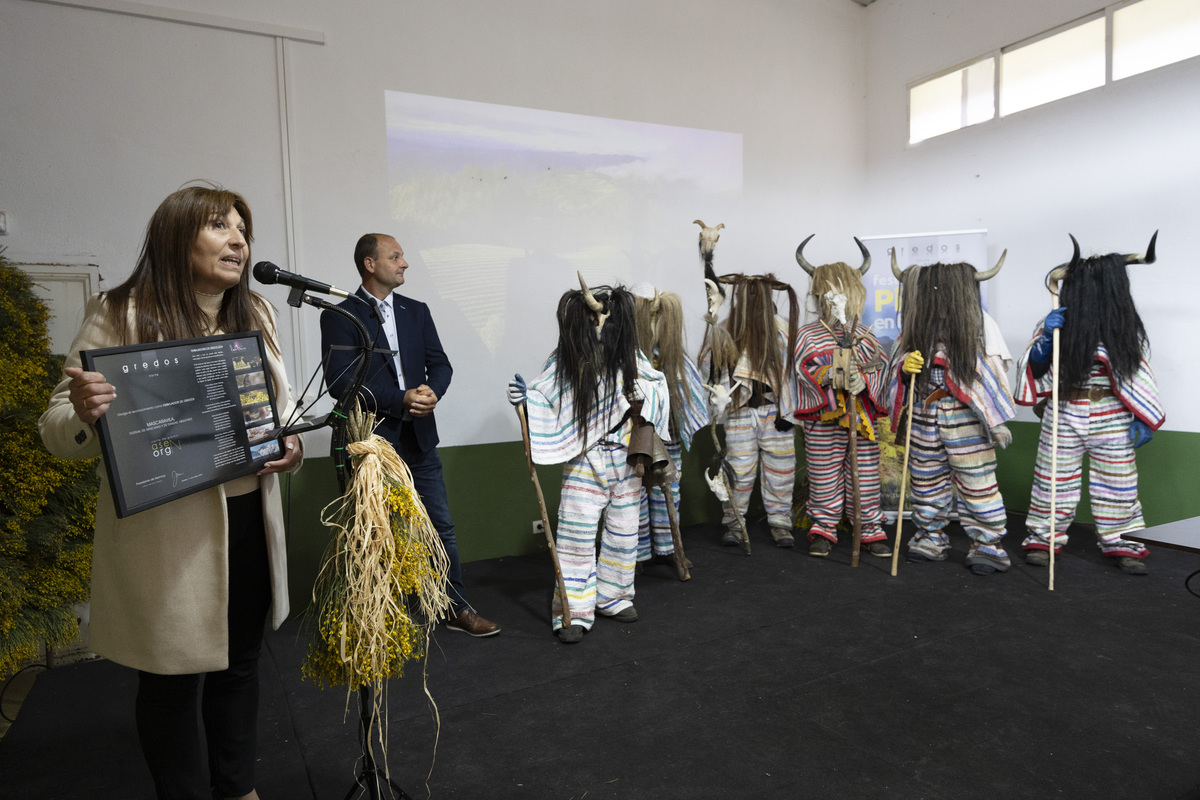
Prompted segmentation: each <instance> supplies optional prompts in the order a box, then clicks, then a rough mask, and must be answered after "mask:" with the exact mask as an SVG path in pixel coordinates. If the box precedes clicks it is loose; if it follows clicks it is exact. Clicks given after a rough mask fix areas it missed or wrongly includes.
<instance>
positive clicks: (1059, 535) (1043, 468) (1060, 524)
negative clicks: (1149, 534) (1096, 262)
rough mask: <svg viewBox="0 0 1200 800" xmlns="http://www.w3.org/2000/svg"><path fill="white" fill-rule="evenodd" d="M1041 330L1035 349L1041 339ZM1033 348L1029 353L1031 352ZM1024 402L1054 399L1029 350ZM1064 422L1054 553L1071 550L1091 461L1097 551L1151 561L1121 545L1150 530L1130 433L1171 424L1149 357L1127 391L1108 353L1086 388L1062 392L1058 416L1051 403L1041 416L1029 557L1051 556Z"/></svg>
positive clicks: (1099, 356) (1137, 548) (1049, 373)
mask: <svg viewBox="0 0 1200 800" xmlns="http://www.w3.org/2000/svg"><path fill="white" fill-rule="evenodd" d="M1041 331H1042V324H1041V323H1039V325H1038V328H1037V331H1036V332H1035V334H1034V341H1036V340H1037V338H1038V336H1040V335H1041ZM1032 346H1033V345H1032V343H1031V344H1030V347H1031V348H1032ZM1018 375H1019V378H1018V381H1017V402H1018V403H1020V404H1022V405H1029V406H1031V405H1034V404H1035V403H1037V402H1038V401H1039V400H1040V399H1041V398H1048V397H1050V396H1051V394H1052V391H1053V384H1054V372H1053V368H1051V367H1048V368H1047V370H1046V372H1045V374H1043V375H1042V376H1041V377H1038V378H1035V377H1034V371H1033V368H1032V367H1031V366H1030V363H1029V350H1028V349H1027V350H1026V351H1025V355H1024V356H1023V357H1022V359H1021V363H1020V364H1019V365H1018ZM1056 414H1057V415H1058V461H1057V469H1056V470H1054V481H1055V487H1056V488H1055V504H1054V518H1055V520H1054V527H1055V535H1054V537H1055V538H1054V543H1055V548H1054V552H1056V553H1058V552H1061V551H1062V548H1063V546H1064V545H1066V543H1067V533H1066V531H1067V527H1068V526H1069V525H1070V524H1071V522H1072V520H1074V518H1075V509H1076V506H1078V505H1079V497H1080V491H1081V477H1082V474H1083V456H1084V454H1087V456H1088V488H1089V492H1088V497H1089V499H1090V500H1091V504H1092V518H1093V519H1094V520H1095V522H1096V536H1097V538H1098V539H1099V541H1098V542H1097V545H1098V546H1099V548H1100V551H1101V552H1102V553H1103V554H1104V555H1106V556H1109V557H1112V558H1116V557H1118V556H1127V557H1129V558H1145V557H1146V555H1147V554H1148V553H1147V550H1146V546H1145V545H1143V544H1142V543H1141V542H1134V541H1130V540H1128V539H1122V538H1121V535H1122V534H1125V533H1129V532H1130V531H1136V530H1140V529H1142V528H1144V527H1146V524H1145V522H1144V521H1143V519H1142V504H1141V502H1140V501H1139V500H1138V491H1137V483H1138V474H1137V462H1136V461H1135V460H1134V454H1133V442H1132V441H1131V440H1130V438H1129V426H1130V424H1131V423H1132V422H1133V420H1134V418H1135V417H1136V418H1137V419H1140V420H1141V421H1142V422H1144V423H1145V424H1146V425H1148V426H1149V427H1150V428H1151V429H1152V430H1157V429H1158V428H1159V427H1160V426H1161V425H1162V424H1163V422H1164V421H1165V419H1166V416H1165V414H1164V413H1163V408H1162V404H1161V402H1160V401H1159V399H1158V387H1157V385H1156V384H1155V382H1154V373H1153V372H1151V370H1150V364H1149V363H1148V362H1147V361H1146V359H1145V357H1143V358H1142V362H1141V364H1140V366H1139V367H1138V371H1137V373H1136V374H1135V375H1134V376H1133V378H1132V379H1131V380H1130V381H1128V382H1126V383H1115V382H1114V381H1113V380H1112V379H1111V377H1110V375H1109V367H1108V353H1107V352H1106V351H1105V349H1104V346H1103V345H1101V346H1100V347H1099V348H1098V349H1097V351H1096V354H1095V357H1094V360H1093V361H1092V370H1091V374H1090V375H1089V376H1088V382H1087V386H1086V387H1082V388H1077V389H1074V390H1071V389H1065V388H1062V387H1060V388H1059V402H1058V408H1057V409H1054V408H1051V407H1050V405H1049V404H1048V403H1047V407H1046V412H1045V413H1044V414H1043V415H1042V434H1041V438H1040V439H1039V440H1038V453H1037V466H1036V467H1035V469H1034V473H1033V494H1032V497H1031V498H1030V502H1029V517H1028V519H1027V522H1026V525H1027V528H1028V533H1029V535H1028V536H1027V537H1026V538H1025V541H1024V542H1022V543H1021V547H1022V549H1024V550H1047V551H1048V550H1049V549H1050V523H1049V519H1050V475H1051V471H1052V470H1051V448H1052V442H1051V439H1052V438H1053V426H1054V417H1055V416H1056Z"/></svg>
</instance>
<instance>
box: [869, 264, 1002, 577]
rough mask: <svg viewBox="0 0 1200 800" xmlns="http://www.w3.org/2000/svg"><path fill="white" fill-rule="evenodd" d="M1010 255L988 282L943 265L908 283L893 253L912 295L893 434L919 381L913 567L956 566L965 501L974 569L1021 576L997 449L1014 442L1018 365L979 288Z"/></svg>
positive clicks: (913, 271)
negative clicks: (953, 530)
mask: <svg viewBox="0 0 1200 800" xmlns="http://www.w3.org/2000/svg"><path fill="white" fill-rule="evenodd" d="M1005 255H1007V251H1005V253H1004V254H1001V256H1000V260H999V261H998V262H997V263H996V266H994V267H992V268H991V269H990V270H987V271H986V272H976V270H975V268H974V267H972V266H971V265H970V264H965V263H957V264H941V263H938V264H931V265H928V266H912V267H909V268H908V269H906V270H904V272H903V273H902V272H901V271H900V268H899V266H897V264H896V253H895V251H893V252H892V272H893V274H895V276H896V278H897V280H899V281H900V287H901V290H902V291H903V295H902V314H901V331H900V339H899V341H897V343H896V349H895V352H894V353H893V354H892V359H891V362H890V363H889V365H888V375H889V381H888V407H889V408H890V409H891V410H892V413H891V415H890V416H891V418H892V429H893V430H895V429H896V428H897V427H898V423H899V420H900V416H901V412H902V411H903V409H904V406H905V402H906V399H907V395H906V392H908V391H909V390H910V389H909V386H910V383H909V381H908V380H907V375H916V376H917V377H916V380H915V381H913V382H912V383H913V385H915V389H913V391H914V392H915V403H914V404H913V413H912V419H910V420H908V424H909V425H911V426H912V443H911V452H910V453H909V474H910V477H911V481H912V500H913V511H912V518H913V522H914V524H915V525H916V528H917V532H916V533H915V534H914V535H913V538H912V539H910V540H909V542H908V554H907V560H908V561H910V562H923V561H945V560H946V558H947V557H948V556H949V554H950V537H949V535H948V534H947V533H946V524H947V522H949V517H950V511H951V507H952V506H953V505H954V502H955V501H954V496H955V492H956V491H957V495H958V514H959V521H960V522H961V523H962V526H963V529H964V530H965V531H966V533H967V535H968V536H969V537H970V538H971V547H970V550H969V551H968V552H967V558H966V565H967V567H969V568H970V569H971V571H972V572H973V573H975V574H977V575H987V574H991V573H994V572H1006V571H1007V570H1008V568H1009V567H1010V566H1011V562H1010V561H1009V558H1008V553H1006V552H1005V550H1004V546H1003V541H1002V540H1003V538H1004V534H1005V529H1006V525H1007V514H1006V511H1005V508H1004V499H1003V498H1002V497H1001V496H1000V487H999V485H998V484H997V483H996V450H995V448H996V447H1000V448H1004V447H1007V446H1008V445H1009V444H1010V443H1011V442H1012V434H1011V433H1010V432H1009V430H1008V426H1007V425H1005V423H1006V422H1008V420H1010V419H1012V418H1013V416H1014V413H1015V409H1014V406H1013V400H1012V393H1011V391H1010V390H1009V388H1008V377H1007V373H1008V368H1009V366H1011V364H1012V357H1011V356H1010V355H1009V352H1008V348H1007V347H1005V345H1004V339H1003V337H1002V336H1001V335H1000V328H999V326H998V325H996V322H995V321H994V320H993V319H992V318H991V317H990V316H988V315H987V313H986V312H984V310H983V306H982V304H981V302H980V294H979V284H980V283H982V282H983V281H985V280H988V279H989V278H991V277H993V276H994V275H996V273H998V272H999V271H1000V268H1001V266H1003V264H1004V257H1005ZM924 354H929V358H928V360H926V358H925V355H924Z"/></svg>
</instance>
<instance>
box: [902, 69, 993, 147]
mask: <svg viewBox="0 0 1200 800" xmlns="http://www.w3.org/2000/svg"><path fill="white" fill-rule="evenodd" d="M995 80H996V67H995V60H994V59H991V58H987V59H984V60H983V61H976V62H975V63H974V64H971V65H970V66H967V67H963V68H962V69H958V70H955V71H954V72H951V73H949V74H947V75H943V76H942V77H940V78H934V79H933V80H930V81H926V82H924V83H921V84H918V85H917V86H914V87H912V89H911V91H910V92H909V95H908V102H909V134H908V141H909V143H915V142H919V141H921V140H923V139H928V138H930V137H932V136H938V135H940V134H943V133H949V132H950V131H956V130H958V129H959V128H962V127H965V126H967V125H975V124H977V123H980V122H986V121H987V120H989V119H991V118H992V117H994V116H995V115H996V104H995V101H994V100H993V97H994V96H995V87H994V84H995Z"/></svg>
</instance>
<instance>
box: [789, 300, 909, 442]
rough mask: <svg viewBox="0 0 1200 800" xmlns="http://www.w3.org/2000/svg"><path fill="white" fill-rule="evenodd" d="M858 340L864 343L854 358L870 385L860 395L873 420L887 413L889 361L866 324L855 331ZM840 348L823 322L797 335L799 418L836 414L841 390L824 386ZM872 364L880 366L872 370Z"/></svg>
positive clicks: (813, 418) (797, 412)
mask: <svg viewBox="0 0 1200 800" xmlns="http://www.w3.org/2000/svg"><path fill="white" fill-rule="evenodd" d="M855 335H856V336H857V337H861V340H860V341H859V342H858V344H857V345H856V346H855V348H854V357H855V359H856V360H857V362H858V366H859V368H860V370H861V371H862V376H863V379H864V380H865V381H866V383H867V390H866V391H865V392H863V393H862V394H860V395H859V396H858V399H859V401H860V402H861V403H862V404H863V407H864V408H865V409H866V412H867V414H868V415H869V416H870V417H871V419H872V420H876V419H879V418H880V417H882V416H886V414H887V403H886V401H885V399H884V395H885V392H886V390H887V374H888V373H887V372H886V370H884V369H883V367H884V365H885V364H886V361H887V359H886V358H885V357H884V354H883V348H882V346H881V345H880V344H879V340H878V339H876V338H875V334H873V333H871V329H870V328H868V327H866V326H865V325H859V326H858V328H857V329H856V334H855ZM837 349H838V342H837V339H836V338H835V337H834V335H833V333H831V332H830V330H829V329H828V328H826V327H825V325H824V324H822V323H821V321H820V320H818V321H817V322H814V323H811V324H809V325H805V326H804V327H802V328H801V329H800V330H799V331H797V336H796V376H797V378H798V379H799V390H800V391H799V408H798V409H797V410H796V417H797V418H798V419H805V420H819V419H821V414H822V413H823V412H826V411H836V410H838V408H839V407H840V405H841V404H840V403H839V399H838V390H836V389H834V388H833V387H832V386H829V385H828V384H826V385H824V386H822V385H821V379H822V378H823V377H824V373H825V371H826V368H827V367H828V366H829V365H830V364H831V363H832V362H833V354H834V352H835V351H836V350H837ZM871 365H878V366H877V368H875V369H869V367H870V366H871Z"/></svg>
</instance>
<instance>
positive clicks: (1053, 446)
mask: <svg viewBox="0 0 1200 800" xmlns="http://www.w3.org/2000/svg"><path fill="white" fill-rule="evenodd" d="M1050 306H1051V308H1050V310H1051V311H1053V310H1054V309H1056V308H1058V281H1053V282H1052V283H1051V285H1050ZM1050 342H1051V345H1050V369H1051V371H1052V372H1053V373H1054V381H1053V383H1051V384H1050V407H1051V408H1053V409H1054V421H1053V422H1052V423H1051V424H1050V530H1049V534H1050V586H1049V589H1050V591H1052V592H1053V591H1054V539H1055V536H1056V534H1057V532H1058V530H1057V529H1058V521H1057V520H1056V519H1055V501H1056V500H1057V495H1058V411H1059V409H1058V328H1055V329H1054V332H1053V333H1051V334H1050Z"/></svg>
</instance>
